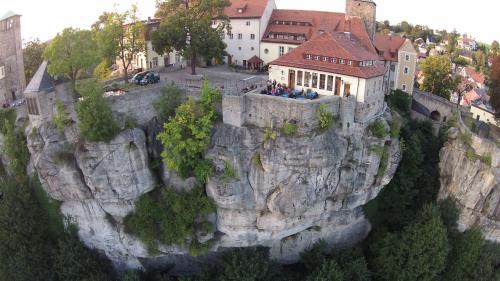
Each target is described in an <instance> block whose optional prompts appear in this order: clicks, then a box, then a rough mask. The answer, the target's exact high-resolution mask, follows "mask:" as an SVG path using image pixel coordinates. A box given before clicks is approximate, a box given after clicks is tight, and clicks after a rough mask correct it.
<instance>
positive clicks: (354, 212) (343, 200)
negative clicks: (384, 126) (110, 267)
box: [26, 116, 400, 272]
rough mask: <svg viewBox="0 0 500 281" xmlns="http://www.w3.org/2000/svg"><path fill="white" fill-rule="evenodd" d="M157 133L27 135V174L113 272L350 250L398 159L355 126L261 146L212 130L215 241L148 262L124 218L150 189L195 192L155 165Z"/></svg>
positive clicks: (163, 250) (165, 248)
mask: <svg viewBox="0 0 500 281" xmlns="http://www.w3.org/2000/svg"><path fill="white" fill-rule="evenodd" d="M385 119H390V116H386V118H385ZM385 119H384V118H382V120H385ZM159 127H161V126H159V122H158V121H157V120H156V119H153V120H152V121H151V122H149V123H148V124H145V126H144V130H142V129H138V128H136V129H131V130H125V131H123V132H121V133H120V134H119V135H118V136H117V137H116V138H115V139H113V140H111V141H110V142H109V143H89V142H85V141H81V140H80V138H79V136H78V135H79V132H78V129H77V126H76V125H75V124H73V125H71V126H68V128H66V130H65V132H64V133H60V132H59V131H58V130H57V129H56V128H55V126H54V125H52V124H50V123H43V124H42V125H41V126H38V127H32V126H29V127H28V128H27V130H26V134H27V136H28V137H27V138H28V146H29V150H30V153H31V165H32V166H33V167H34V169H35V170H36V171H37V173H38V175H39V178H40V181H41V183H42V186H43V188H44V189H45V191H46V192H47V193H48V194H49V195H50V197H51V198H53V199H54V200H58V201H61V203H62V205H61V212H62V213H63V214H64V215H65V216H67V217H69V218H70V219H72V220H73V221H74V222H75V223H76V224H78V226H79V236H80V238H81V240H82V241H83V242H84V243H85V244H86V245H87V246H89V247H92V248H96V249H98V250H100V251H102V252H104V253H105V254H106V255H107V256H108V257H109V258H110V259H111V260H112V261H113V262H114V264H115V265H116V267H117V268H119V269H123V268H143V267H148V268H151V267H156V266H158V265H160V264H163V265H164V264H165V263H175V265H176V267H175V269H174V270H175V271H176V272H185V271H192V270H193V267H196V265H199V264H200V263H201V262H206V261H207V260H209V259H210V258H211V257H212V256H213V255H214V252H218V251H219V250H220V249H222V248H227V247H245V246H253V245H263V246H268V247H270V248H271V253H272V255H273V257H275V258H277V259H278V260H280V261H281V262H285V263H289V262H295V261H296V260H297V259H298V258H299V253H300V252H302V251H303V250H305V249H307V248H309V247H310V246H311V245H313V244H314V243H315V242H317V241H318V240H320V239H324V240H325V241H327V242H328V243H329V245H330V246H332V247H346V246H349V245H352V244H354V243H357V242H359V241H360V240H362V239H363V238H364V237H366V235H367V234H368V232H369V230H370V225H369V223H368V221H367V220H366V219H365V218H364V216H363V212H362V206H363V205H364V204H366V203H367V202H368V201H370V200H371V199H373V198H374V197H375V196H377V194H378V193H379V192H380V191H381V189H382V188H383V187H384V186H385V185H386V184H387V183H389V181H390V180H391V178H392V176H393V175H394V173H395V171H396V168H397V165H398V163H399V160H400V147H399V141H398V140H397V139H392V140H391V139H390V138H389V137H387V138H385V139H378V138H375V137H371V136H370V134H369V133H368V130H367V128H366V127H367V126H366V125H361V124H352V125H351V128H350V132H349V133H348V134H347V133H345V132H344V133H343V131H342V129H341V126H340V124H338V125H337V126H335V128H332V129H330V130H328V131H327V132H324V133H317V132H315V133H310V132H309V131H311V130H309V131H308V133H307V135H304V134H303V135H301V134H298V135H295V136H293V137H285V136H284V135H282V134H281V133H279V132H277V138H276V139H275V140H272V139H271V140H267V141H264V129H262V128H256V127H241V128H239V127H234V126H231V125H227V124H219V125H217V126H216V128H214V130H213V136H212V141H211V148H210V150H209V151H208V153H207V158H209V159H211V160H212V161H213V163H214V164H215V166H216V173H215V175H214V176H213V177H212V178H210V179H209V181H208V184H207V194H208V195H209V196H210V197H211V198H213V199H214V201H215V203H216V205H217V214H216V215H214V216H213V219H211V221H213V222H214V223H215V224H216V225H217V233H216V235H215V236H213V235H210V237H208V236H207V237H208V238H207V239H209V238H214V239H213V240H212V242H213V247H212V248H211V251H212V253H209V254H206V255H203V256H202V257H198V258H194V257H190V256H189V255H188V254H187V252H188V249H187V247H186V245H181V246H176V245H160V246H159V251H160V254H159V255H158V256H151V255H150V254H149V253H148V252H147V250H146V248H145V246H144V245H143V243H141V242H140V241H139V240H138V239H137V237H134V236H133V235H131V234H129V233H127V232H126V231H125V227H124V224H123V220H124V218H125V217H126V216H127V215H128V214H130V213H131V212H132V211H133V210H134V204H135V202H136V201H137V200H138V198H139V197H140V196H141V195H143V194H145V193H147V192H149V191H151V190H153V189H154V187H155V186H156V185H157V184H165V185H168V186H170V187H172V188H175V189H176V190H185V189H189V188H192V187H193V186H194V185H195V184H194V179H188V180H182V179H180V178H179V177H178V176H177V175H176V174H175V173H173V172H171V171H166V170H165V169H164V168H162V165H161V164H160V165H157V164H158V163H156V162H157V161H158V158H159V152H160V151H161V150H162V147H161V144H159V143H158V142H157V140H156V138H155V136H156V134H157V133H158V132H159V131H160V129H159ZM375 148H379V149H375ZM381 148H383V150H384V151H385V152H386V153H385V154H386V156H387V157H382V155H381V154H382V153H381V152H380V149H381ZM377 151H378V152H377ZM382 160H383V161H386V162H385V163H381V161H382ZM153 162H154V163H153ZM153 166H154V167H153ZM228 167H231V170H234V172H233V173H228V172H227V171H225V170H227V169H229V168H228ZM152 171H154V172H152Z"/></svg>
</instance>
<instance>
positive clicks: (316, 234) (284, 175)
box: [207, 124, 400, 263]
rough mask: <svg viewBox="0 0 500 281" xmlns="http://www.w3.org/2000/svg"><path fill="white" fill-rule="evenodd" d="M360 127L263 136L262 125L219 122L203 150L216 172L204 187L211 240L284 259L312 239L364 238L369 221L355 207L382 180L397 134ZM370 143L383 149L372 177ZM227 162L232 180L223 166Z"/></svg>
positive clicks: (342, 241) (393, 164) (387, 175)
mask: <svg viewBox="0 0 500 281" xmlns="http://www.w3.org/2000/svg"><path fill="white" fill-rule="evenodd" d="M365 129H366V128H364V127H357V128H356V129H355V130H354V131H355V133H354V134H352V135H349V136H341V135H340V134H338V131H337V130H336V129H331V130H329V131H327V132H326V133H323V134H319V135H313V136H312V135H302V136H300V135H299V136H295V137H284V136H279V137H278V138H277V139H276V140H275V141H274V140H268V141H266V142H264V141H263V140H264V136H263V134H264V133H263V130H262V129H258V128H248V127H241V128H240V127H234V126H231V125H226V124H221V125H219V126H218V127H217V128H216V131H215V134H214V136H213V138H212V145H213V148H212V149H211V150H210V151H209V153H208V158H211V159H212V160H213V161H214V163H215V165H216V166H217V171H218V172H217V174H216V176H215V177H213V178H212V179H210V181H209V183H208V185H207V193H208V195H209V196H210V197H212V198H213V199H214V200H215V202H216V204H217V216H218V220H217V229H218V231H220V232H222V233H223V234H224V235H223V236H222V238H221V240H220V245H219V246H221V247H246V246H253V245H265V246H269V247H271V253H272V255H273V257H274V258H276V259H278V260H280V261H281V262H285V263H291V262H296V261H297V260H298V258H299V254H300V252H302V251H303V250H305V249H307V248H309V247H310V246H311V245H313V244H314V243H315V242H317V241H318V240H320V239H324V240H325V241H327V242H328V243H329V245H330V246H332V247H346V246H349V245H352V244H355V243H357V242H359V241H361V240H362V239H364V238H365V237H366V235H367V234H368V232H369V230H370V225H369V223H368V222H367V220H366V219H365V218H364V216H363V213H362V210H361V206H362V205H364V204H366V203H367V202H368V201H370V200H371V199H373V198H374V197H375V196H377V194H378V193H379V192H380V190H381V189H382V188H383V187H384V186H385V185H386V184H387V183H388V182H389V181H390V179H391V178H392V176H393V175H394V173H395V170H396V168H397V165H398V163H399V160H400V153H399V142H398V141H397V140H394V141H392V142H390V141H389V142H387V143H386V142H385V140H379V139H376V138H373V137H368V136H367V135H368V134H367V133H366V131H365ZM377 145H378V146H384V145H387V149H388V151H389V152H390V153H389V155H390V156H389V160H388V168H387V169H386V171H385V172H383V173H382V174H381V175H379V176H378V177H377V173H378V171H379V167H380V164H381V163H380V161H381V157H380V155H377V154H376V153H373V152H372V148H373V146H377ZM228 166H230V167H232V168H233V169H234V171H235V176H234V178H228V177H227V173H225V172H224V169H225V168H227V167H228Z"/></svg>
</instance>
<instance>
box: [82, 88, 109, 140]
mask: <svg viewBox="0 0 500 281" xmlns="http://www.w3.org/2000/svg"><path fill="white" fill-rule="evenodd" d="M79 93H80V94H81V95H82V100H81V101H80V102H79V103H78V105H77V111H76V112H77V115H78V127H79V128H80V133H81V135H82V136H83V138H85V139H86V140H88V141H106V142H109V141H110V140H112V139H113V138H114V137H115V136H116V135H117V134H118V132H119V128H118V125H117V124H116V122H115V120H114V119H113V113H112V112H111V108H110V107H109V105H108V104H107V103H106V100H105V99H104V97H103V95H102V94H103V93H102V87H101V85H100V84H99V83H97V82H96V81H95V80H91V81H88V82H87V83H84V84H83V85H82V86H81V87H80V89H79Z"/></svg>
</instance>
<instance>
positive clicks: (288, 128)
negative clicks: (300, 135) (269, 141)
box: [281, 122, 298, 137]
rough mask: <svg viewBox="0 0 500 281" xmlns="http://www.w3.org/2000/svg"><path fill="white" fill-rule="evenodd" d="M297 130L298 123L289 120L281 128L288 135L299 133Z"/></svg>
mask: <svg viewBox="0 0 500 281" xmlns="http://www.w3.org/2000/svg"><path fill="white" fill-rule="evenodd" d="M297 130H298V127H297V125H296V124H292V123H289V122H285V123H284V124H283V127H282V128H281V132H282V133H283V134H284V135H285V136H287V137H291V136H294V135H295V134H297Z"/></svg>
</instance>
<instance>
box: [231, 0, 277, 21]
mask: <svg viewBox="0 0 500 281" xmlns="http://www.w3.org/2000/svg"><path fill="white" fill-rule="evenodd" d="M267 3H268V0H231V6H229V7H226V8H225V9H224V13H225V14H226V15H227V16H228V17H229V18H231V19H236V18H242V19H245V18H260V17H262V15H263V14H264V10H265V9H266V7H267ZM239 9H242V13H238V10H239Z"/></svg>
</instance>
